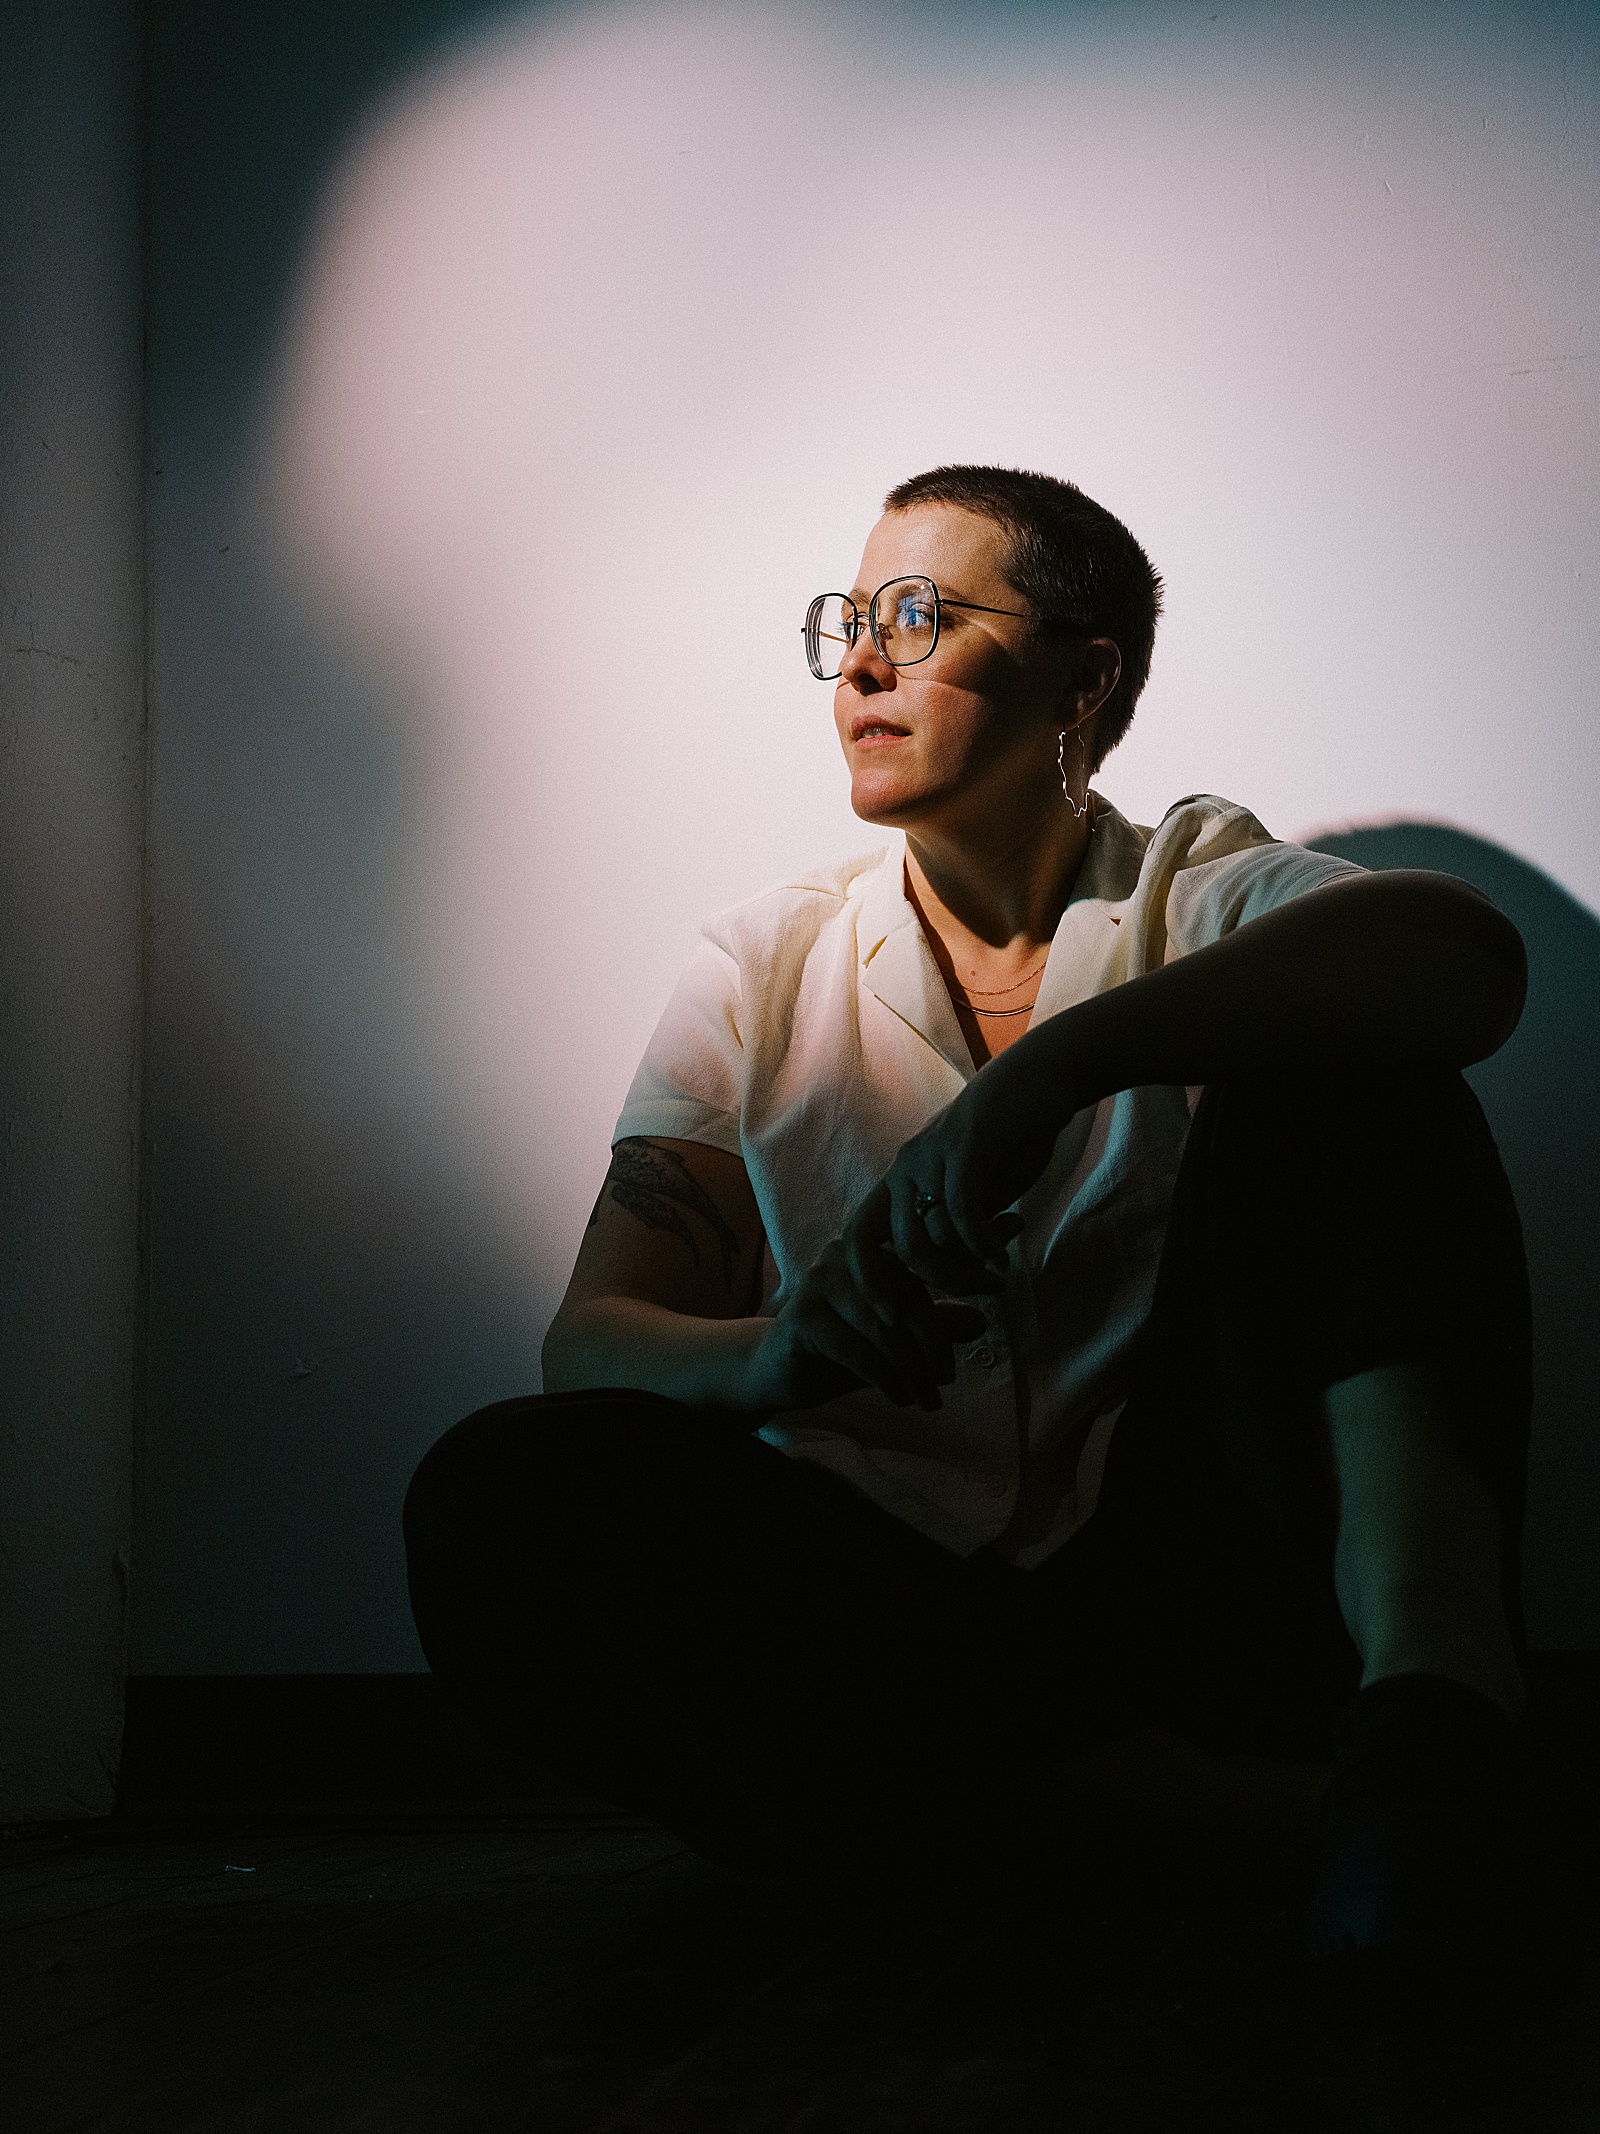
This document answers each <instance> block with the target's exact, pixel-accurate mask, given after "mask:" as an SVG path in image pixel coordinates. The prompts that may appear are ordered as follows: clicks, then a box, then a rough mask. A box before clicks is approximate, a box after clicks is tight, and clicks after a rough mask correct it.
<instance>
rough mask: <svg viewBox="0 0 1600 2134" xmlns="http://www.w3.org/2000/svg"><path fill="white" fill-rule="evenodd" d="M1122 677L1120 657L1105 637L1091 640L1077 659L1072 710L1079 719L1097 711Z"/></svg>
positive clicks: (1092, 714)
mask: <svg viewBox="0 0 1600 2134" xmlns="http://www.w3.org/2000/svg"><path fill="white" fill-rule="evenodd" d="M1121 677H1122V654H1121V653H1120V652H1119V651H1118V650H1117V647H1116V645H1115V644H1114V643H1113V641H1112V640H1111V639H1110V638H1109V637H1094V638H1091V639H1090V640H1089V642H1088V644H1086V645H1085V646H1084V648H1083V650H1082V652H1081V653H1080V654H1079V655H1078V667H1077V672H1076V674H1075V675H1074V677H1073V708H1074V710H1075V711H1076V713H1077V716H1078V717H1079V718H1080V719H1091V718H1093V717H1094V715H1095V713H1096V712H1097V711H1099V710H1100V708H1101V706H1102V705H1103V704H1104V703H1105V701H1106V699H1107V698H1108V697H1109V696H1110V694H1111V692H1112V690H1114V689H1115V688H1116V686H1117V683H1118V682H1119V680H1120V679H1121Z"/></svg>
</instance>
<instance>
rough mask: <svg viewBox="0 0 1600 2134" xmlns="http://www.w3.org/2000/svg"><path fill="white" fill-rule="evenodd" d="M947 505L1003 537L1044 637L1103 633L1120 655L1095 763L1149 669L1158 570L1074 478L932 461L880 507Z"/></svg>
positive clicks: (1127, 715) (1012, 572) (1122, 726)
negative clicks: (1006, 538) (988, 523)
mask: <svg viewBox="0 0 1600 2134" xmlns="http://www.w3.org/2000/svg"><path fill="white" fill-rule="evenodd" d="M913 504H956V505H959V506H960V507H961V509H962V510H963V511H972V512H977V513H978V514H979V515H980V516H982V517H983V518H986V519H992V520H994V522H995V524H996V525H997V526H1001V527H1003V528H1004V529H1005V531H1006V533H1007V534H1008V535H1009V536H1010V548H1009V551H1008V554H1007V558H1006V563H1005V575H1006V578H1007V580H1008V582H1009V583H1010V584H1012V585H1014V586H1015V587H1016V589H1017V591H1018V592H1019V593H1020V594H1021V595H1022V597H1023V599H1024V600H1026V601H1027V603H1028V605H1029V607H1030V608H1031V609H1032V611H1033V619H1034V621H1035V623H1036V625H1037V627H1038V628H1039V629H1040V630H1042V631H1044V632H1045V633H1047V634H1050V635H1056V634H1059V635H1062V636H1067V635H1071V636H1074V637H1076V636H1079V635H1085V636H1089V637H1109V638H1110V639H1111V640H1112V641H1113V643H1114V644H1115V645H1116V648H1117V650H1118V651H1119V652H1120V653H1121V654H1122V672H1121V674H1120V675H1119V676H1118V678H1117V686H1116V688H1115V689H1113V690H1112V692H1111V694H1110V696H1108V697H1107V698H1106V701H1105V704H1104V705H1103V706H1102V708H1101V712H1100V719H1099V724H1098V727H1097V729H1096V733H1095V752H1094V765H1093V767H1094V769H1096V770H1098V769H1099V767H1100V765H1101V764H1102V763H1103V762H1104V760H1105V758H1106V757H1107V756H1109V755H1110V753H1111V751H1112V750H1113V749H1114V748H1115V747H1116V745H1117V743H1118V742H1119V741H1120V740H1121V739H1122V737H1123V735H1124V734H1125V733H1126V732H1127V730H1128V726H1129V723H1130V721H1131V720H1132V718H1133V707H1134V705H1135V704H1136V703H1137V702H1138V701H1139V692H1140V690H1142V689H1143V687H1144V685H1145V682H1146V681H1147V680H1148V678H1149V674H1150V654H1151V651H1152V650H1153V648H1154V645H1155V637H1156V618H1157V616H1159V615H1160V613H1161V577H1160V574H1159V572H1157V571H1156V570H1155V568H1154V567H1153V566H1152V564H1151V561H1150V558H1149V557H1148V556H1147V555H1146V554H1145V552H1144V550H1143V549H1142V548H1141V547H1140V546H1139V544H1138V542H1137V541H1136V540H1135V539H1134V538H1133V535H1132V534H1131V533H1129V531H1128V529H1127V527H1126V526H1124V525H1123V523H1122V521H1121V520H1120V519H1118V518H1114V517H1113V516H1112V514H1111V513H1110V512H1109V511H1107V510H1106V508H1105V506H1104V505H1103V504H1097V503H1096V502H1095V501H1094V499H1093V497H1088V496H1085V495H1084V493H1083V491H1082V490H1081V489H1080V488H1079V487H1078V486H1077V484H1076V483H1075V482H1064V481H1060V480H1058V479H1057V477H1056V476H1055V475H1053V474H1028V473H1024V472H1023V470H1022V469H1021V468H1019V467H935V468H933V469H932V471H931V472H930V473H927V474H914V475H913V476H912V477H911V479H910V481H908V482H901V483H900V484H899V486H898V487H897V488H894V489H891V490H890V491H889V494H888V495H887V496H886V497H885V498H884V500H883V508H884V510H885V511H906V510H908V509H909V508H910V507H911V506H912V505H913Z"/></svg>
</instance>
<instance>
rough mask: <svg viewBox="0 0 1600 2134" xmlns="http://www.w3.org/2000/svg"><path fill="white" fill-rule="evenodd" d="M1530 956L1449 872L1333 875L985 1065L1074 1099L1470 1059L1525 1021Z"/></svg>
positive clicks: (1044, 1027) (1053, 1022) (1070, 1012)
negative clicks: (1240, 1078) (1336, 878)
mask: <svg viewBox="0 0 1600 2134" xmlns="http://www.w3.org/2000/svg"><path fill="white" fill-rule="evenodd" d="M1526 985H1527V966H1526V961H1525V958H1524V955H1523V949H1522V942H1521V939H1520V937H1519V936H1518V934H1517V932H1516V929H1515V928H1514V927H1513V926H1512V925H1511V923H1510V921H1509V920H1507V919H1505V918H1504V917H1502V915H1501V914H1500V913H1499V912H1498V911H1496V910H1495V908H1494V906H1493V905H1492V904H1490V903H1489V902H1488V901H1487V900H1486V899H1484V898H1482V897H1479V896H1478V895H1477V894H1476V892H1474V891H1472V890H1470V889H1468V888H1467V887H1466V886H1465V885H1464V884H1462V883H1458V882H1454V881H1452V880H1451V879H1449V878H1448V877H1444V876H1438V875H1424V874H1398V873H1396V874H1383V875H1377V874H1374V875H1365V876H1361V877H1357V878H1354V879H1352V880H1349V881H1343V882H1337V883H1333V884H1330V885H1329V886H1328V887H1326V888H1324V889H1319V890H1315V891H1313V892H1311V893H1310V894H1309V895H1307V896H1304V897H1301V898H1298V899H1297V900H1296V901H1295V902H1294V903H1292V904H1287V905H1285V906H1283V907H1282V908H1281V909H1280V910H1278V911H1275V912H1269V913H1268V914H1267V915H1266V916H1265V917H1263V918H1260V919H1256V920H1253V921H1252V922H1251V923H1250V924H1249V925H1247V926H1242V927H1240V928H1239V929H1238V931H1237V932H1235V933H1233V934H1230V935H1229V936H1228V937H1227V938H1226V939H1225V940H1222V941H1219V942H1215V943H1213V944H1212V945H1211V946H1210V947H1208V948H1203V949H1198V950H1196V951H1195V953H1194V954H1193V955H1189V956H1184V957H1181V958H1179V959H1178V960H1177V961H1176V962H1174V963H1170V964H1168V965H1166V967H1165V968H1164V969H1162V970H1159V971H1153V972H1151V973H1149V974H1148V975H1147V976H1145V977H1142V978H1135V979H1132V980H1130V981H1129V982H1128V983H1127V984H1126V985H1121V986H1117V987H1114V988H1113V989H1112V990H1111V991H1109V992H1106V993H1102V994H1098V995H1096V996H1095V997H1094V998H1093V999H1091V1000H1087V1001H1084V1002H1083V1003H1081V1005H1079V1006H1078V1007H1075V1008H1069V1009H1067V1010H1066V1011H1065V1012H1064V1013H1063V1014H1061V1015H1058V1016H1054V1017H1052V1018H1051V1019H1050V1020H1049V1021H1048V1022H1045V1023H1042V1024H1041V1025H1040V1026H1039V1028H1038V1029H1037V1030H1034V1031H1030V1032H1029V1033H1028V1035H1027V1036H1026V1037H1025V1038H1023V1039H1022V1040H1021V1041H1020V1042H1019V1043H1018V1044H1017V1045H1015V1046H1013V1047H1012V1049H1011V1050H1010V1051H1009V1052H1008V1053H1006V1054H1004V1055H1003V1056H1002V1057H1001V1058H1000V1059H999V1060H997V1061H995V1062H994V1063H993V1064H992V1065H991V1066H990V1067H987V1068H986V1069H985V1070H984V1075H985V1079H987V1078H988V1077H989V1076H990V1075H995V1076H997V1077H999V1078H1001V1079H1004V1080H1006V1081H1009V1080H1010V1079H1011V1078H1012V1077H1013V1076H1014V1077H1016V1080H1017V1082H1018V1085H1019V1089H1020V1088H1021V1087H1022V1086H1027V1087H1028V1088H1029V1089H1030V1091H1037V1090H1039V1089H1040V1088H1041V1087H1043V1086H1045V1085H1047V1084H1051V1083H1059V1084H1060V1085H1061V1086H1062V1087H1063V1088H1065V1087H1066V1086H1067V1085H1070V1088H1071V1094H1072V1097H1073V1099H1074V1100H1075V1104H1087V1103H1093V1102H1096V1101H1098V1099H1099V1098H1101V1097H1103V1096H1108V1095H1110V1094H1111V1093H1112V1092H1113V1091H1116V1090H1119V1089H1129V1088H1133V1087H1135V1086H1138V1085H1141V1084H1146V1083H1156V1082H1166V1083H1180V1082H1181V1083H1190V1084H1194V1083H1201V1082H1209V1081H1214V1080H1218V1079H1220V1078H1222V1077H1224V1076H1228V1075H1237V1074H1249V1073H1276V1072H1286V1071H1287V1072H1295V1071H1299V1072H1309V1071H1317V1070H1320V1071H1326V1072H1329V1073H1338V1072H1341V1071H1361V1070H1364V1069H1367V1068H1374V1067H1382V1066H1406V1065H1412V1066H1421V1065H1438V1066H1447V1067H1464V1066H1467V1065H1470V1064H1471V1063H1472V1062H1473V1061H1474V1060H1480V1059H1484V1058H1486V1057H1487V1056H1488V1055H1489V1054H1490V1053H1491V1052H1493V1051H1495V1050H1496V1049H1497V1048H1498V1047H1499V1046H1500V1045H1501V1044H1503V1043H1504V1042H1505V1040H1506V1038H1507V1037H1508V1036H1509V1035H1510V1034H1511V1032H1512V1030H1513V1029H1515V1027H1516V1024H1517V1019H1518V1017H1519V1015H1520V1014H1521V1012H1522V1001H1523V996H1524V993H1525V991H1526Z"/></svg>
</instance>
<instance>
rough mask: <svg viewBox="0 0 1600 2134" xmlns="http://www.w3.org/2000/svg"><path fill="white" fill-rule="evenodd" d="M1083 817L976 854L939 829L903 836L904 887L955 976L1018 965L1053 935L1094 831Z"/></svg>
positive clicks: (1089, 817) (989, 843) (992, 845)
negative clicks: (1001, 963)
mask: <svg viewBox="0 0 1600 2134" xmlns="http://www.w3.org/2000/svg"><path fill="white" fill-rule="evenodd" d="M1094 810H1095V803H1094V800H1093V797H1092V796H1091V797H1090V799H1089V812H1088V814H1087V815H1086V816H1083V817H1076V816H1073V815H1071V814H1070V813H1068V811H1066V810H1063V815H1064V816H1065V817H1066V819H1065V821H1062V822H1057V823H1054V824H1052V825H1051V826H1050V828H1049V830H1048V831H1046V832H1045V833H1044V834H1042V835H1035V836H1033V837H1027V838H1024V839H1020V840H1018V841H1017V843H1016V844H1014V845H1012V846H1011V847H1009V848H1002V849H996V846H995V843H994V841H993V840H987V841H986V842H985V845H984V847H983V849H981V850H978V849H974V848H973V847H972V846H971V845H969V844H967V843H966V842H965V841H964V840H961V841H958V840H955V839H951V838H947V837H941V836H940V835H938V833H937V832H935V833H932V834H923V833H920V832H918V831H915V830H909V831H908V832H907V833H906V886H907V890H908V892H909V893H910V895H911V899H912V902H913V903H914V904H915V906H916V908H917V911H918V913H919V914H920V916H921V918H922V921H923V924H924V926H925V927H927V928H928V929H929V930H930V931H931V932H932V933H933V934H935V935H937V936H938V938H939V940H940V941H941V942H942V943H943V945H944V946H945V948H946V949H947V950H948V952H949V953H950V956H951V958H952V960H953V962H954V963H955V965H956V967H957V975H958V977H959V976H961V974H962V972H963V971H966V972H967V973H968V974H969V975H971V976H974V977H976V976H978V975H980V974H981V973H982V972H992V971H993V970H994V969H995V968H996V966H997V959H998V960H999V961H1009V962H1013V963H1016V964H1019V965H1021V964H1024V963H1026V962H1027V961H1028V960H1029V957H1030V954H1031V953H1033V952H1036V951H1037V950H1038V949H1039V948H1040V947H1041V946H1045V947H1048V945H1049V943H1050V942H1051V941H1052V940H1054V938H1055V931H1056V927H1057V925H1058V924H1059V923H1060V919H1061V914H1062V913H1063V912H1064V911H1065V910H1066V908H1067V905H1068V903H1069V902H1070V900H1071V897H1072V890H1073V885H1074V884H1075V883H1076V881H1077V878H1078V871H1079V869H1080V868H1081V867H1082V865H1083V860H1084V855H1085V854H1086V853H1087V851H1088V849H1089V840H1090V838H1091V836H1092V835H1093V831H1094Z"/></svg>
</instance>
